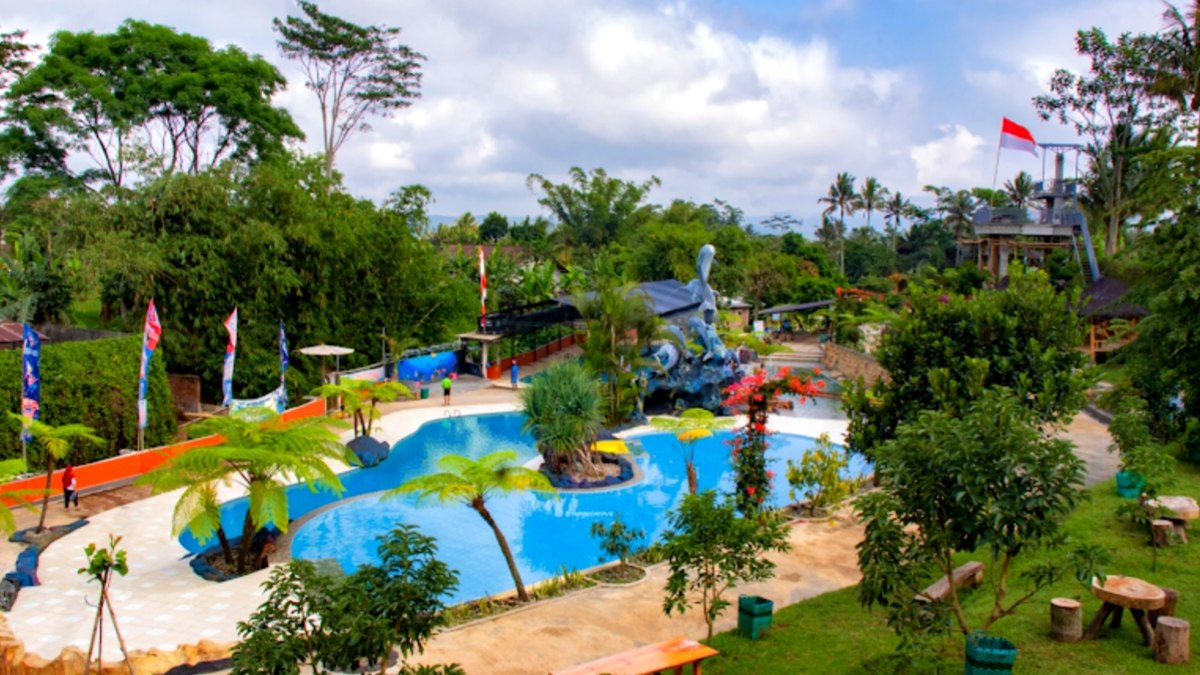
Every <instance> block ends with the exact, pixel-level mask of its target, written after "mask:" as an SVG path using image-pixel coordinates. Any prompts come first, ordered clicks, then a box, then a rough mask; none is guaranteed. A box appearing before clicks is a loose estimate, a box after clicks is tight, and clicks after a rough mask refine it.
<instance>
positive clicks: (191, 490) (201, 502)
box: [138, 408, 358, 572]
mask: <svg viewBox="0 0 1200 675" xmlns="http://www.w3.org/2000/svg"><path fill="white" fill-rule="evenodd" d="M329 425H330V420H327V419H325V418H322V417H310V418H307V419H302V420H296V421H292V422H288V421H285V420H284V419H283V418H282V417H281V416H280V415H279V414H277V413H276V412H275V411H273V410H267V409H265V408H247V409H245V410H242V411H239V412H238V413H235V414H233V415H230V416H228V417H214V418H211V419H208V420H205V421H204V422H202V423H201V424H199V425H197V427H198V430H199V431H201V432H207V433H213V434H217V435H219V436H220V437H221V438H222V439H223V441H222V442H221V443H220V444H219V445H213V446H208V447H201V448H193V449H191V450H188V451H187V452H185V453H182V454H179V455H176V456H175V457H172V458H171V459H169V460H167V461H166V462H164V463H163V464H161V465H159V466H158V467H157V468H155V469H154V470H153V471H151V472H150V473H147V474H146V475H144V476H142V477H141V478H139V479H138V483H139V484H144V485H149V486H151V488H152V489H153V490H154V492H155V494H158V493H162V492H169V491H171V490H175V489H178V488H183V493H182V494H180V496H179V501H178V502H176V503H175V513H174V516H173V519H172V535H179V534H180V533H182V532H183V531H184V530H188V531H189V532H191V533H192V535H193V536H195V537H196V539H197V540H198V541H200V542H201V543H204V542H205V541H207V540H208V539H210V538H212V536H213V535H214V534H215V535H216V537H217V539H218V541H220V543H221V551H222V554H223V555H224V557H225V562H226V564H229V565H236V567H237V570H238V571H239V572H245V571H246V570H247V568H248V567H249V563H250V560H251V557H252V544H253V541H254V535H255V534H257V533H258V531H259V530H261V529H263V528H265V527H267V526H268V525H274V526H275V527H278V528H279V529H280V530H281V531H283V532H286V531H287V527H288V520H289V518H288V498H287V491H286V490H287V486H288V485H289V484H291V483H296V482H303V483H304V484H305V485H307V486H308V488H309V489H311V490H316V489H317V488H322V489H325V490H329V491H331V492H333V493H335V494H341V493H342V492H343V490H344V488H343V487H342V482H341V480H340V479H339V478H338V475H337V473H335V472H334V470H333V469H332V468H331V467H330V465H329V462H330V461H338V462H343V463H346V464H357V463H358V458H357V457H355V456H354V453H353V452H351V451H350V449H349V448H347V447H346V446H344V445H342V444H341V443H340V442H338V437H337V434H335V433H334V432H333V431H332V430H331V429H330V428H329ZM227 482H232V483H234V484H236V485H239V486H241V487H242V488H244V489H245V491H246V493H247V494H248V495H249V499H250V505H249V508H248V509H247V510H246V516H245V518H244V519H243V521H242V533H241V538H242V540H241V544H240V546H239V547H238V551H237V555H236V556H235V555H234V551H233V548H232V546H231V545H230V543H229V539H228V537H227V536H226V533H225V528H224V525H223V523H222V522H221V513H220V504H219V502H218V499H217V484H218V483H227Z"/></svg>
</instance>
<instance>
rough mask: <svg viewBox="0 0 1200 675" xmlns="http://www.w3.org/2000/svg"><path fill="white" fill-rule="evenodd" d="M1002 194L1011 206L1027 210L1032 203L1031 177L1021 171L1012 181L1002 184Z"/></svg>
mask: <svg viewBox="0 0 1200 675" xmlns="http://www.w3.org/2000/svg"><path fill="white" fill-rule="evenodd" d="M1004 192H1006V193H1007V194H1008V200H1009V201H1010V202H1012V204H1013V206H1016V207H1018V208H1022V209H1027V208H1029V205H1030V204H1031V203H1032V201H1033V176H1030V175H1029V173H1027V172H1025V171H1021V172H1019V173H1017V175H1016V176H1015V177H1013V179H1012V180H1009V181H1005V182H1004Z"/></svg>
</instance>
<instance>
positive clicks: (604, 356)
mask: <svg viewBox="0 0 1200 675" xmlns="http://www.w3.org/2000/svg"><path fill="white" fill-rule="evenodd" d="M574 304H575V308H576V309H577V310H579V314H580V316H582V317H583V318H584V320H585V321H587V331H588V332H587V339H586V340H585V341H584V343H583V360H584V362H585V363H587V364H588V366H590V367H591V368H592V370H594V371H596V372H597V373H601V374H603V375H604V378H605V381H604V387H605V389H607V396H606V402H607V404H608V413H607V415H606V416H605V421H606V422H607V423H609V424H618V423H620V422H621V421H623V420H624V419H625V416H626V415H627V414H628V413H629V411H630V410H631V409H632V405H631V403H632V400H633V399H632V391H631V388H630V382H632V381H633V379H634V377H636V375H635V373H636V371H637V369H638V368H639V367H641V366H651V365H652V362H651V361H649V360H647V359H645V358H643V357H642V354H643V353H645V351H646V349H647V348H648V347H649V346H650V342H651V341H652V340H653V339H654V338H655V337H657V336H658V333H659V330H660V327H661V326H662V320H661V319H659V318H658V315H656V314H655V313H654V308H653V307H651V306H650V298H649V296H647V295H646V294H645V293H644V292H642V291H641V290H639V289H638V288H637V287H636V286H635V285H634V284H632V283H624V284H621V283H617V282H616V281H615V280H614V279H612V278H611V277H609V278H606V279H601V280H600V283H599V287H598V288H597V289H596V290H595V292H593V293H592V294H591V295H582V296H576V298H575V303H574Z"/></svg>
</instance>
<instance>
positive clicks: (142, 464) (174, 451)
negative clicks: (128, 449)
mask: <svg viewBox="0 0 1200 675" xmlns="http://www.w3.org/2000/svg"><path fill="white" fill-rule="evenodd" d="M324 414H325V399H321V398H319V399H316V400H313V401H309V402H308V403H305V404H304V405H301V406H297V407H295V408H291V409H290V410H285V411H284V412H283V419H284V420H285V421H288V422H292V421H295V420H299V419H304V418H306V417H315V416H317V415H324ZM220 442H221V437H220V436H216V435H210V436H202V437H200V438H193V439H191V440H189V441H183V442H182V443H173V444H171V445H164V446H162V447H160V448H150V449H149V450H146V451H144V452H134V453H130V454H128V455H121V456H119V457H110V458H109V459H102V460H100V461H99V462H92V463H91V464H82V465H80V466H77V467H75V480H76V484H77V486H78V487H79V489H81V490H88V489H92V488H95V487H97V486H100V485H107V484H109V483H116V482H118V481H124V480H128V479H130V478H136V477H137V476H140V475H142V474H144V473H146V472H148V471H150V470H151V469H153V468H155V467H156V466H158V465H159V464H162V463H163V462H165V461H167V460H168V459H170V458H172V457H174V456H176V455H178V454H180V453H182V452H185V451H187V450H191V449H192V448H203V447H205V446H209V445H217V444H218V443H220ZM62 473H63V472H62V469H59V470H58V471H55V472H54V476H53V478H52V480H51V483H50V491H51V492H52V493H53V494H61V493H62ZM45 487H46V476H45V475H44V474H43V475H40V476H33V477H31V478H22V479H20V480H14V481H10V482H8V483H4V484H2V485H0V493H2V492H17V491H22V490H39V491H40V490H43V489H45ZM40 498H41V497H40V496H35V495H29V496H25V497H23V498H22V499H24V500H25V501H35V500H36V499H40ZM3 501H4V502H5V503H6V504H8V505H10V506H11V505H13V504H15V503H17V501H18V500H17V499H4V500H3Z"/></svg>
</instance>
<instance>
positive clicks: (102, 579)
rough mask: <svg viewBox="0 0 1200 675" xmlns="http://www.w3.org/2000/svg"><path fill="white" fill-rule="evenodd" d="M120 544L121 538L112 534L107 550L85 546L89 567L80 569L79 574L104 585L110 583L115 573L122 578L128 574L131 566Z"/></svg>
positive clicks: (89, 545)
mask: <svg viewBox="0 0 1200 675" xmlns="http://www.w3.org/2000/svg"><path fill="white" fill-rule="evenodd" d="M119 543H121V538H120V537H114V536H113V535H111V534H110V535H108V547H107V548H100V547H98V546H96V544H94V543H93V544H88V545H87V546H85V547H84V548H83V555H84V556H86V557H87V561H88V564H87V567H81V568H79V570H78V573H79V574H82V575H86V576H87V577H88V578H89V579H90V580H91V581H95V582H97V583H100V584H102V585H104V584H107V583H108V579H109V577H110V576H111V575H112V573H113V572H116V573H117V574H118V575H120V576H125V575H126V574H128V573H129V564H128V562H127V561H126V559H125V551H124V550H123V549H118V548H117V544H119Z"/></svg>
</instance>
